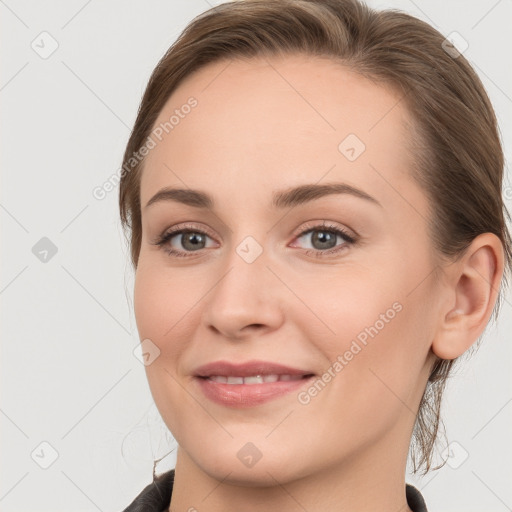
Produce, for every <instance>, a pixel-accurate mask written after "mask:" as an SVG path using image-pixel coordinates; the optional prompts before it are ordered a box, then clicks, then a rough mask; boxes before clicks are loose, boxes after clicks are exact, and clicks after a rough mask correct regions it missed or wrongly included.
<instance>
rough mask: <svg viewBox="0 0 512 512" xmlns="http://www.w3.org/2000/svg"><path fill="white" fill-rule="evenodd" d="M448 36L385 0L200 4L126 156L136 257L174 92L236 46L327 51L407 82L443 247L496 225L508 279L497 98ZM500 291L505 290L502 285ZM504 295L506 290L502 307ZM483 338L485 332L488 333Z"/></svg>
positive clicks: (510, 260)
mask: <svg viewBox="0 0 512 512" xmlns="http://www.w3.org/2000/svg"><path fill="white" fill-rule="evenodd" d="M444 39H445V38H444V36H443V35H442V34H440V33H439V32H438V31H437V30H435V29H434V28H432V27H431V26H430V25H428V24H427V23H424V22H423V21H420V20H418V19H416V18H414V17H413V16H410V15H408V14H406V13H403V12H400V11H396V10H386V11H375V10H373V9H370V8H369V7H367V6H366V5H365V4H363V3H361V2H359V1H358V0H273V1H272V2H269V1H268V0H235V1H233V2H229V3H224V4H220V5H218V6H217V7H214V8H212V9H209V10H208V11H206V12H204V13H203V14H201V15H199V16H197V17H196V18H195V19H194V20H192V22H191V23H190V24H189V25H188V26H187V27H186V28H185V30H184V31H183V33H182V34H181V35H180V36H179V38H178V39H177V40H176V42H175V43H174V44H173V45H172V46H171V47H170V48H169V50H168V51H167V53H166V54H165V55H164V56H163V57H162V59H161V60H160V62H159V63H158V65H157V66H156V68H155V70H154V72H153V74H152V76H151V78H150V80H149V83H148V86H147V88H146V91H145V93H144V96H143V98H142V102H141V104H140V108H139V111H138V115H137V119H136V121H135V125H134V128H133V131H132V134H131V136H130V139H129V141H128V144H127V147H126V151H125V154H124V158H123V165H122V173H121V181H120V192H119V207H120V215H121V221H122V225H123V228H125V229H126V230H127V232H128V240H129V244H130V250H131V259H132V263H133V266H134V267H135V268H136V267H137V263H138V256H139V251H140V247H141V235H142V227H141V205H140V179H141V173H142V170H143V167H144V160H143V159H141V160H140V161H138V160H137V161H136V163H135V164H132V162H133V161H134V159H133V155H134V154H136V153H137V152H138V151H139V149H140V148H141V147H142V146H143V145H144V143H145V141H146V140H147V138H148V137H149V135H150V134H151V131H152V130H153V128H154V124H155V121H156V119H157V117H158V115H159V114H160V112H161V110H162V109H163V107H164V105H165V103H166V102H167V100H168V99H169V97H170V96H171V94H172V93H173V91H174V90H175V89H176V88H177V86H178V85H179V84H180V83H181V82H182V81H183V79H184V78H186V77H187V76H189V75H190V74H191V73H193V72H194V71H195V70H197V69H199V68H201V67H202V66H205V65H207V64H209V63H213V62H215V61H220V60H226V61H229V60H232V59H236V58H251V57H271V56H274V55H276V56H281V55H284V56H285V55H289V54H297V53H302V54H307V55H312V56H322V57H327V58H331V59H333V61H336V62H339V63H342V64H344V65H346V66H347V68H349V69H350V70H351V71H353V72H356V73H359V74H361V75H363V76H365V77H368V78H370V79H371V80H373V81H374V82H377V83H379V82H380V83H382V84H383V85H384V86H389V87H392V88H394V89H395V90H396V91H398V92H399V93H400V94H401V95H402V98H403V101H404V104H405V105H406V106H407V107H408V109H409V111H410V113H411V114H412V118H413V120H414V123H415V126H414V133H415V137H414V138H413V137H412V136H411V141H410V147H411V148H412V150H413V151H414V156H415V160H416V161H415V166H414V168H413V169H411V176H412V177H413V178H414V179H416V180H417V182H418V183H419V184H420V185H421V186H422V188H423V190H424V191H425V193H426V195H427V197H428V198H429V201H430V206H431V212H430V218H429V226H428V228H429V231H430V235H431V239H432V243H433V247H434V248H435V249H436V250H437V252H438V254H439V255H440V257H442V258H444V259H446V260H447V261H450V260H453V259H456V258H458V257H460V256H461V255H462V254H463V253H464V251H465V249H466V248H467V247H468V246H469V245H470V243H471V242H472V241H473V239H474V238H475V237H477V236H478V235H480V234H481V233H487V232H490V233H494V234H495V235H496V236H497V237H499V238H500V240H501V242H502V243H503V247H504V251H505V274H504V279H503V283H504V284H508V274H509V272H510V269H511V265H512V246H511V238H510V233H509V230H508V228H507V220H509V218H510V217H509V213H508V211H507V209H506V207H505V205H504V202H503V199H502V181H503V170H504V158H503V151H502V147H501V142H500V137H499V133H498V127H497V121H496V117H495V114H494V110H493V108H492V105H491V103H490V101H489V98H488V96H487V94H486V92H485V90H484V87H483V85H482V83H481V81H480V79H479V78H478V76H477V75H476V73H475V72H474V70H473V69H472V67H471V66H470V65H469V63H468V62H467V60H466V59H465V58H464V57H463V56H462V55H459V56H456V57H452V56H450V55H449V54H448V53H447V52H446V51H445V50H444V49H443V47H442V43H443V41H444ZM500 293H501V294H502V293H503V287H502V290H500ZM500 304H501V295H500V296H499V297H498V300H497V302H496V306H495V309H494V311H493V317H494V319H495V318H496V316H497V312H498V310H499V307H500ZM479 341H480V340H479ZM454 361H455V360H442V359H438V360H437V361H436V363H435V364H434V366H433V369H432V373H431V375H430V378H429V380H428V382H427V386H426V389H425V393H424V395H423V398H422V401H421V404H420V408H419V411H418V415H417V418H416V424H415V427H414V431H413V439H412V442H411V455H412V461H413V464H414V466H413V467H414V472H417V471H418V470H419V469H420V468H422V467H424V471H423V473H426V472H427V471H429V470H430V469H438V468H439V467H441V466H442V465H443V464H441V465H439V466H437V467H436V468H432V467H431V464H432V455H433V449H434V446H435V442H436V439H437V435H438V430H439V427H440V424H441V425H442V422H441V420H440V408H441V397H442V394H443V390H444V388H445V384H446V380H447V378H448V376H449V374H450V370H451V369H452V365H453V363H454Z"/></svg>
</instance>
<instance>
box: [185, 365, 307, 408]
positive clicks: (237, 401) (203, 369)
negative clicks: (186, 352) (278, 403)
mask: <svg viewBox="0 0 512 512" xmlns="http://www.w3.org/2000/svg"><path fill="white" fill-rule="evenodd" d="M195 377H196V382H197V383H198V385H199V388H200V389H201V391H202V392H203V393H204V395H205V396H206V397H207V398H208V399H210V400H212V401H213V402H215V403H217V404H220V405H223V406H226V407H232V408H233V407H234V408H240V407H242V408H243V407H254V406H256V405H261V404H264V403H266V402H268V401H272V400H275V399H277V398H280V397H283V396H284V395H289V394H291V393H292V392H293V391H297V390H298V389H299V388H300V387H302V386H304V385H306V384H308V383H309V381H310V380H311V379H312V378H313V377H314V374H313V373H312V372H311V371H309V370H305V369H300V368H292V367H290V366H283V365H281V364H276V363H271V362H267V361H249V362H247V363H243V364H235V363H229V362H227V361H216V362H214V363H209V364H207V365H204V366H200V367H199V368H197V370H196V371H195Z"/></svg>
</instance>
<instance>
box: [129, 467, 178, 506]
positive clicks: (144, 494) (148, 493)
mask: <svg viewBox="0 0 512 512" xmlns="http://www.w3.org/2000/svg"><path fill="white" fill-rule="evenodd" d="M173 484H174V469H171V470H170V471H167V472H165V473H162V474H161V475H158V476H157V477H155V479H154V481H153V482H151V483H150V484H149V485H147V486H146V487H144V489H142V491H141V492H140V493H139V494H138V495H137V497H136V498H135V499H134V500H133V501H132V503H130V505H128V507H126V508H125V509H124V510H123V511H122V512H164V511H166V510H167V509H168V507H169V504H170V502H171V494H172V487H173Z"/></svg>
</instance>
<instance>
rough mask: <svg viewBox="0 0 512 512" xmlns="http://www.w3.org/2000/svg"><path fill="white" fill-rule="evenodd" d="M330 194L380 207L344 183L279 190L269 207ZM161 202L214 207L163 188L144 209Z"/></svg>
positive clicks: (208, 200)
mask: <svg viewBox="0 0 512 512" xmlns="http://www.w3.org/2000/svg"><path fill="white" fill-rule="evenodd" d="M330 194H349V195H352V196H355V197H358V198H360V199H365V200H366V201H369V202H372V203H374V204H376V205H378V206H380V207H382V205H381V204H380V202H379V201H377V199H375V198H374V197H372V196H371V195H369V194H367V193H366V192H364V191H363V190H360V189H358V188H356V187H353V186H352V185H347V184H346V183H327V184H324V185H317V184H306V185H299V186H298V187H293V188H288V189H285V190H280V191H277V192H275V193H274V194H273V196H272V203H271V206H272V207H273V208H287V207H293V206H298V205H301V204H304V203H307V202H309V201H313V200H315V199H319V198H320V197H324V196H327V195H330ZM161 201H176V202H178V203H182V204H185V205H188V206H193V207H195V208H205V209H213V208H214V206H215V202H214V200H213V198H212V197H211V196H209V195H208V194H207V193H205V192H202V191H200V190H192V189H181V188H173V187H165V188H163V189H161V190H159V191H158V192H157V193H156V194H155V195H154V196H153V197H152V198H151V199H150V200H149V201H148V203H147V204H146V206H145V208H147V207H148V206H151V205H152V204H155V203H158V202H161Z"/></svg>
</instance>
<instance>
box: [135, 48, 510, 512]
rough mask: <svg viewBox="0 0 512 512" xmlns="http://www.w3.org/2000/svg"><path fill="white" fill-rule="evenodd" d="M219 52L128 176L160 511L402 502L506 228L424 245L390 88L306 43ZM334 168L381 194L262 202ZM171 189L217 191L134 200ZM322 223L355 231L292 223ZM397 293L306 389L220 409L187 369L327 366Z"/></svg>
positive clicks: (175, 103) (368, 506) (184, 91)
mask: <svg viewBox="0 0 512 512" xmlns="http://www.w3.org/2000/svg"><path fill="white" fill-rule="evenodd" d="M227 64H228V62H226V61H224V62H217V63H214V64H211V65H208V66H206V67H204V68H201V69H200V70H198V71H197V72H196V73H195V74H193V75H191V76H189V77H188V78H187V79H186V80H185V81H184V82H182V83H181V85H180V86H179V88H178V89H177V90H176V91H175V92H174V93H173V94H172V96H171V97H170V99H169V101H168V102H167V104H166V106H165V108H164V109H163V110H162V112H161V113H160V116H159V119H158V120H157V122H156V123H155V126H156V125H158V124H159V123H160V122H165V121H166V120H167V119H169V117H170V116H171V115H172V114H173V112H174V110H175V109H176V108H180V107H181V106H182V105H183V104H185V103H186V102H187V99H188V98H189V97H190V96H194V97H195V98H196V99H197V101H198V105H197V107H196V108H195V109H193V110H192V111H191V113H190V114H188V115H187V116H185V117H184V118H183V119H181V120H180V123H179V124H178V125H177V126H175V127H174V129H173V130H172V131H171V132H169V134H168V135H167V136H166V137H165V138H164V139H163V140H162V142H160V143H159V144H158V145H157V146H156V147H155V148H154V149H152V150H151V152H150V154H149V155H148V156H147V158H146V162H145V167H144V172H143V175H142V178H141V204H142V226H143V236H142V246H141V251H140V259H139V263H138V268H137V271H136V280H135V303H134V305H135V315H136V320H137V326H138V330H139V334H140V338H141V340H143V339H150V340H151V341H152V342H153V343H154V344H155V345H157V346H158V348H159V350H160V355H159V357H157V358H156V359H155V360H154V361H153V362H152V363H151V364H150V365H148V366H146V372H147V377H148V381H149V385H150V389H151V392H152V395H153V398H154V400H155V403H156V405H157V407H158V409H159V411H160V413H161V415H162V418H163V420H164V421H165V423H166V425H167V426H168V428H169V429H170V431H171V432H172V433H173V435H174V437H175V438H176V440H177V442H178V444H179V449H178V454H177V465H176V479H175V484H174V490H173V495H172V501H171V506H170V510H172V511H173V512H178V511H179V512H181V511H187V510H193V509H191V507H194V508H195V509H196V510H198V511H201V510H208V511H209V512H217V511H218V512H221V511H222V512H225V511H226V510H244V511H246V512H247V511H248V512H256V511H266V512H268V511H284V512H288V511H289V512H292V511H299V510H304V509H305V510H307V511H308V512H314V511H323V512H325V511H335V510H336V511H338V510H357V511H359V512H363V511H370V510H371V511H374V510H381V511H389V512H396V511H398V510H405V511H408V510H410V509H409V507H408V506H407V504H406V499H405V479H404V475H405V468H406V459H407V454H408V448H409V443H410V439H411V433H412V428H413V425H414V421H415V418H416V414H417V410H418V406H419V402H420V400H421V397H422V394H423V391H424V389H425V385H426V382H427V379H428V375H429V372H430V369H431V366H432V364H433V362H434V360H435V356H436V355H437V356H439V357H443V358H447V359H452V358H455V357H458V356H459V355H461V354H462V353H463V352H465V351H466V350H467V349H468V348H469V347H470V346H471V345H472V344H473V343H474V342H475V341H476V339H477V338H478V336H479V335H480V334H481V333H482V332H483V330H484V328H485V325H486V324H487V321H488V320H489V317H490V314H491V312H492V308H493V306H494V303H495V300H496V294H497V290H498V288H499V283H500V280H501V276H502V272H503V251H502V246H501V243H500V241H499V239H498V238H497V237H496V236H494V235H492V234H489V233H486V234H483V235H480V236H479V237H477V238H476V239H475V240H474V241H473V243H472V245H471V246H470V247H469V249H468V250H467V251H466V253H465V254H464V255H463V257H462V258H460V259H459V260H458V261H456V262H451V263H448V262H444V261H443V260H441V258H440V256H439V255H438V254H436V253H435V251H434V250H433V248H432V243H431V240H430V238H429V236H428V232H427V219H428V211H429V202H428V199H427V197H426V195H425V193H424V192H423V190H421V189H420V188H419V186H418V185H417V184H416V183H415V182H414V181H413V180H412V178H411V177H410V175H409V170H410V169H411V166H412V155H411V154H410V152H409V151H408V150H407V147H408V146H407V144H408V136H409V133H410V130H409V129H408V128H407V125H406V123H411V122H412V120H411V119H410V117H409V114H408V111H407V109H406V106H405V105H404V102H399V100H400V97H401V96H400V95H399V94H398V93H395V92H394V91H393V90H390V89H388V88H384V87H383V86H379V85H377V84H376V83H374V82H372V81H369V80H367V79H365V78H363V77H361V76H359V75H356V74H354V73H353V72H352V71H349V70H348V69H346V68H344V67H343V66H341V65H339V64H335V63H333V62H332V61H330V60H328V59H321V58H318V57H315V58H311V57H305V56H301V55H295V56H287V57H286V58H272V59H271V60H266V59H263V58H258V59H253V60H247V61H242V60H236V61H232V62H231V63H229V65H227ZM226 66H227V67H226ZM350 133H353V134H356V135H357V136H358V137H359V139H360V140H361V141H363V142H364V144H365V146H366V149H365V151H364V152H363V153H362V154H361V155H360V156H359V157H358V158H357V159H356V160H355V161H352V162H351V161H349V160H348V159H347V158H346V157H345V156H344V155H343V154H342V153H341V152H340V151H339V150H338V145H339V144H340V142H341V141H342V140H343V139H344V138H345V137H346V136H347V135H348V134H350ZM334 182H336V183H338V182H342V183H346V184H349V185H351V186H353V187H357V188H358V189H361V190H363V191H364V192H366V193H367V194H369V195H371V196H372V197H374V198H375V199H376V200H377V201H378V202H379V203H380V204H375V203H373V202H371V201H368V200H365V199H361V198H359V197H355V196H353V195H350V194H330V195H326V196H323V197H320V198H317V199H315V200H313V201H310V202H307V203H305V204H301V205H298V206H295V207H293V208H290V207H289V208H285V209H273V208H272V207H271V206H270V203H271V198H272V194H273V192H275V191H278V190H283V189H287V188H289V187H294V186H298V185H302V184H308V183H311V184H325V183H334ZM169 186H175V187H180V188H186V189H187V188H189V189H197V190H201V191H203V192H206V193H208V194H209V195H211V196H212V198H213V199H214V201H215V206H214V207H213V208H211V209H209V208H207V209H200V208H195V207H192V206H189V205H184V204H181V203H179V202H176V201H160V202H155V203H154V204H152V205H150V206H148V207H145V205H146V204H147V202H148V201H149V200H150V198H152V197H153V196H154V194H156V193H157V192H158V191H159V190H160V189H162V188H164V187H169ZM324 222H325V223H327V224H328V225H335V226H336V227H341V228H343V229H345V230H346V231H347V232H348V233H350V234H351V235H354V234H356V235H357V240H356V242H355V243H354V244H350V243H348V242H347V241H346V240H344V239H343V238H342V237H339V236H338V237H337V238H336V242H335V243H336V245H337V247H338V248H340V247H341V248H342V250H340V252H338V253H337V254H331V255H327V256H324V257H315V256H314V255H312V254H306V251H308V250H309V251H313V252H314V251H315V250H316V252H317V253H321V252H322V251H324V252H325V250H326V249H322V247H323V246H322V245H321V244H319V243H318V242H315V241H314V239H313V236H312V235H314V234H315V233H317V234H321V233H322V232H323V230H322V228H321V227H320V228H318V229H317V231H316V232H313V233H309V234H306V235H300V233H302V232H304V231H306V230H307V229H310V228H311V227H312V226H316V225H321V224H322V223H324ZM182 223H187V224H193V225H194V228H197V230H198V231H199V232H201V231H202V232H204V231H205V230H207V232H208V233H209V235H208V236H207V238H206V240H207V242H206V244H203V246H200V247H204V248H202V249H200V250H199V251H195V252H194V251H193V250H192V249H190V245H187V244H186V241H184V240H183V238H182V236H181V235H177V236H175V237H174V238H173V239H172V247H173V248H174V249H175V250H178V251H181V252H184V253H186V254H188V255H189V257H188V258H187V257H176V256H173V255H169V254H167V253H166V252H165V250H164V248H163V247H159V246H158V245H155V244H154V243H152V242H154V241H155V239H157V238H158V236H159V235H161V234H162V233H164V232H166V231H168V230H169V228H171V227H173V226H178V225H181V224H182ZM247 236H251V237H253V238H254V239H255V240H256V241H257V243H258V244H259V245H260V247H261V249H262V251H263V252H262V253H261V255H260V256H259V257H258V258H257V259H256V260H255V261H254V262H252V263H247V262H246V261H245V260H244V259H242V258H241V257H240V256H239V254H238V253H237V252H236V249H237V247H238V246H239V244H240V243H241V242H242V241H243V240H244V239H245V238H246V237H247ZM183 243H185V246H184V245H183ZM170 244H171V242H168V244H167V246H169V245H170ZM329 247H331V246H329ZM187 250H188V253H187ZM434 268H438V269H442V272H441V273H440V277H438V278H437V277H436V274H434V273H433V272H432V271H433V269H434ZM394 303H398V304H399V305H400V306H401V310H400V312H398V313H396V315H395V316H394V318H393V319H392V320H389V321H388V322H387V323H385V326H384V327H383V328H382V329H381V330H379V332H378V334H377V335H375V336H374V337H373V338H369V340H368V343H367V345H366V346H364V347H363V348H362V350H361V351H360V352H358V353H357V355H355V356H354V357H353V359H352V360H351V361H349V362H348V364H346V366H344V368H343V370H342V371H340V372H339V373H337V374H336V376H335V377H334V378H332V379H331V381H330V382H329V383H328V384H327V385H326V386H325V388H324V389H322V390H321V392H319V393H318V394H317V395H316V396H315V397H313V398H312V399H311V401H310V402H309V403H308V404H307V405H304V404H301V403H300V402H299V401H298V399H297V393H295V392H294V393H290V394H287V395H285V396H282V397H280V398H278V399H276V400H273V401H271V402H267V403H266V404H263V405H259V406H256V407H252V408H245V409H233V408H228V407H225V406H222V405H219V404H216V403H213V402H211V401H210V400H208V399H207V398H206V397H205V396H204V395H203V394H202V392H201V391H200V389H199V387H198V386H197V385H196V382H195V381H194V378H193V374H194V370H195V369H196V368H197V367H198V366H200V365H202V364H205V363H208V362H212V361H216V360H220V359H223V360H228V361H235V362H242V361H248V360H252V359H263V360H266V361H272V362H278V363H281V364H285V365H289V366H293V367H298V368H304V369H308V370H310V371H311V372H312V373H315V374H317V375H319V376H321V375H322V374H323V372H325V371H326V370H327V369H328V368H329V367H330V366H332V364H333V362H334V361H336V359H337V357H338V356H339V355H340V354H341V355H343V354H344V353H345V352H346V351H347V350H348V349H349V348H350V346H351V343H352V341H353V340H354V339H355V338H356V337H357V335H358V334H360V333H361V332H362V331H364V329H365V328H366V327H368V326H371V325H374V324H375V323H376V321H377V320H379V318H381V316H380V315H382V314H385V313H386V311H387V310H389V309H390V308H392V305H393V304H394ZM248 442H251V443H253V444H254V445H255V446H256V447H257V448H258V450H259V451H260V452H261V454H262V457H261V459H260V460H259V461H258V462H257V463H256V464H255V465H254V466H252V467H250V468H249V467H246V466H245V465H244V464H242V463H241V461H240V460H239V458H238V457H237V453H238V451H239V450H240V449H241V448H242V447H243V446H244V445H245V444H246V443H248Z"/></svg>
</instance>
